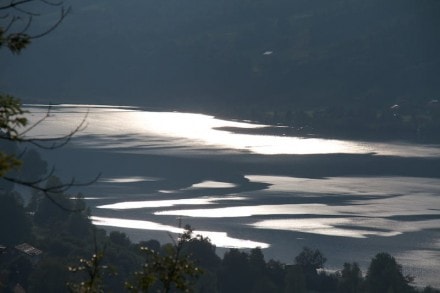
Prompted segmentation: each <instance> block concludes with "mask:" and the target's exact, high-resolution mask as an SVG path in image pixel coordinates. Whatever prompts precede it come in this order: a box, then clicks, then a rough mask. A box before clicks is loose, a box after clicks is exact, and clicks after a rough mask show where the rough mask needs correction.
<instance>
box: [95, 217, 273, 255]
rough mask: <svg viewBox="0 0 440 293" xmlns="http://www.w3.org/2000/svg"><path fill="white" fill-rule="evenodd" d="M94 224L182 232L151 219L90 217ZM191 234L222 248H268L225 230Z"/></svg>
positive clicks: (265, 245) (264, 244) (266, 245)
mask: <svg viewBox="0 0 440 293" xmlns="http://www.w3.org/2000/svg"><path fill="white" fill-rule="evenodd" d="M90 219H91V220H92V222H93V224H94V225H97V226H110V227H120V228H129V229H140V230H155V231H167V232H170V233H175V234H181V233H183V229H182V228H178V227H174V226H169V225H162V224H159V223H155V222H151V221H141V220H127V219H118V218H105V217H95V216H92V217H90ZM193 235H202V236H203V237H205V238H206V237H207V238H209V239H210V240H211V243H212V244H214V245H215V246H217V247H224V248H256V247H260V248H268V247H269V244H267V243H264V242H256V241H251V240H248V239H238V238H233V237H229V236H228V233H226V232H214V231H198V230H194V231H193Z"/></svg>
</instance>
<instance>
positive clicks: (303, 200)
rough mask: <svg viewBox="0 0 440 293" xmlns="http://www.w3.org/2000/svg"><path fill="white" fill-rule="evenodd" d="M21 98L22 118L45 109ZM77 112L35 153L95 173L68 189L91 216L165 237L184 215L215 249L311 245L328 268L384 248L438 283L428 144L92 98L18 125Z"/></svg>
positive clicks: (437, 210) (46, 128)
mask: <svg viewBox="0 0 440 293" xmlns="http://www.w3.org/2000/svg"><path fill="white" fill-rule="evenodd" d="M27 107H28V110H29V111H30V112H31V113H32V119H33V120H34V121H37V120H38V119H39V118H40V117H42V116H43V115H45V114H46V110H47V107H46V106H43V105H41V106H38V105H28V106H27ZM84 117H86V124H87V125H86V128H85V129H83V130H82V131H81V132H79V133H78V134H77V135H76V136H75V138H74V139H73V140H72V142H71V144H69V145H68V146H67V147H66V148H64V149H60V150H55V151H52V152H48V153H47V154H45V155H46V156H47V158H48V159H49V160H50V161H51V162H53V164H54V165H56V166H57V170H58V172H59V173H61V174H62V175H63V176H65V177H67V178H69V176H80V177H81V176H82V178H85V179H86V178H87V177H89V178H90V177H93V176H94V175H96V173H98V172H101V173H102V175H101V177H100V179H99V181H98V182H96V183H95V184H93V185H90V186H86V187H83V188H81V189H80V191H81V192H82V193H83V194H84V195H85V198H86V200H87V202H88V204H89V205H90V206H91V207H92V208H93V209H92V214H93V216H92V220H93V222H94V223H95V224H96V225H101V226H103V227H107V229H118V230H122V231H124V232H126V233H127V234H128V235H129V236H130V237H131V238H132V239H133V240H145V239H149V238H158V237H159V238H160V237H161V236H160V235H162V239H161V240H163V241H166V240H167V237H168V236H167V232H169V233H179V232H180V231H181V228H179V225H181V224H182V223H183V224H187V223H188V224H190V225H191V226H193V227H194V228H195V230H196V233H198V234H202V235H204V236H206V237H209V238H210V239H211V240H212V242H213V243H214V244H216V245H217V247H219V248H222V247H224V248H228V247H239V248H252V247H257V246H260V247H262V248H265V255H266V256H267V257H273V258H276V259H280V260H282V261H284V262H291V261H292V260H293V258H294V256H295V255H296V254H297V253H298V252H299V251H300V250H301V249H302V247H303V246H306V245H307V246H311V247H316V248H319V249H320V250H321V251H323V252H324V254H325V255H327V257H328V259H329V261H330V262H329V267H330V268H336V269H338V268H340V267H341V266H342V263H343V262H344V261H358V262H360V263H361V265H363V266H364V267H365V266H366V265H367V264H368V261H369V260H370V259H371V257H372V256H374V254H376V253H377V252H380V251H387V252H390V253H392V254H393V255H394V256H396V257H397V259H398V261H400V262H401V263H402V264H403V265H404V267H406V269H407V272H408V273H411V274H413V275H415V276H416V277H417V280H418V281H419V282H420V283H422V284H426V283H430V284H432V285H435V286H440V283H439V281H438V280H437V278H436V276H437V275H438V273H439V271H440V269H439V267H438V266H439V265H438V263H439V261H438V260H440V148H439V147H438V146H437V145H418V144H408V143H397V142H396V143H389V142H388V143H377V142H375V143H372V142H359V141H349V140H330V139H319V138H299V137H289V136H283V135H280V136H276V135H256V134H246V131H240V134H239V133H234V132H231V131H225V130H222V129H224V127H229V129H230V127H233V128H237V129H242V130H243V129H244V130H246V129H256V128H264V127H266V126H265V125H260V124H254V123H250V122H243V121H227V120H221V119H217V118H215V117H212V116H207V115H202V114H191V113H177V112H153V111H145V110H141V109H136V108H131V107H113V106H94V105H59V106H56V107H52V109H51V113H50V115H49V117H48V118H47V119H45V120H44V121H43V122H42V123H41V124H40V125H39V126H38V127H36V128H34V129H33V130H32V131H30V132H29V133H27V135H29V136H37V137H53V136H57V135H63V134H66V133H69V131H70V130H72V129H74V128H75V127H76V126H77V125H79V124H80V123H81V121H82V119H84ZM78 174H80V175H78ZM80 179H81V178H80Z"/></svg>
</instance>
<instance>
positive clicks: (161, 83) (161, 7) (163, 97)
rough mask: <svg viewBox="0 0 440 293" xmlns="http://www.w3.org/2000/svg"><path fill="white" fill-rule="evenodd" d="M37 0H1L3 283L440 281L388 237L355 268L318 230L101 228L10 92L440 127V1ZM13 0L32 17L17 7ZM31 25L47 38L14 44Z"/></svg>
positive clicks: (429, 135) (356, 284)
mask: <svg viewBox="0 0 440 293" xmlns="http://www.w3.org/2000/svg"><path fill="white" fill-rule="evenodd" d="M28 2H29V3H30V4H31V6H30V7H27V8H29V9H30V10H26V9H22V10H20V7H18V8H17V7H15V6H17V5H18V6H19V5H21V4H26V3H28ZM13 3H20V4H13ZM41 3H43V5H45V6H49V7H50V6H57V4H56V3H53V2H50V1H41V2H38V3H37V4H41ZM34 4H36V3H35V2H34V1H19V2H9V1H0V9H1V10H2V14H0V48H2V49H3V48H4V47H8V49H9V50H1V52H0V76H1V79H0V89H1V92H0V103H1V105H0V147H1V148H0V150H1V151H0V183H1V185H0V292H69V291H70V292H103V291H105V292H123V291H131V292H151V291H161V292H175V291H183V292H185V291H191V290H193V291H195V292H228V293H229V292H384V293H385V292H426V293H428V292H440V291H439V290H437V289H433V288H431V287H425V288H418V287H416V286H414V285H413V283H412V282H413V279H412V277H411V276H405V275H404V274H403V272H402V267H401V266H400V265H399V264H398V263H397V262H396V260H395V259H394V258H393V257H392V256H391V255H389V254H387V253H385V252H379V253H378V254H377V255H376V256H375V257H374V258H373V259H372V260H371V263H370V265H369V267H368V268H367V270H366V271H365V272H363V273H362V272H361V269H360V268H359V266H358V265H357V264H356V263H345V264H344V266H343V267H342V268H341V269H340V270H339V271H336V272H334V271H327V270H325V262H326V257H325V256H324V255H323V254H322V253H321V252H320V251H319V250H318V249H319V247H318V246H319V244H317V247H318V249H316V248H308V247H305V248H304V249H303V251H302V252H301V253H300V254H299V255H297V256H296V257H292V262H291V263H288V264H285V263H281V262H279V261H277V260H268V261H267V260H265V258H264V254H263V251H262V250H261V249H259V248H255V249H251V250H248V251H244V250H238V249H230V250H229V251H227V252H226V253H225V254H224V255H223V256H219V255H218V254H217V253H216V247H215V246H214V245H212V243H211V242H210V240H209V239H207V238H203V237H202V236H200V235H192V234H191V228H190V227H187V228H186V229H184V230H182V234H181V235H179V237H178V238H177V239H174V238H173V237H170V243H162V244H161V243H159V242H158V241H156V240H149V241H144V242H141V243H132V242H131V241H130V239H128V237H127V236H126V235H125V234H124V233H121V232H116V231H113V232H110V233H107V232H106V231H104V230H101V229H98V228H96V227H95V226H93V225H92V223H91V221H90V219H89V216H90V212H89V210H88V208H87V206H86V204H85V201H84V199H83V197H82V195H81V194H70V193H69V191H70V190H69V187H71V186H72V184H70V183H63V182H61V181H60V179H58V178H57V177H56V176H55V175H56V174H55V172H53V171H50V168H49V167H48V165H47V163H46V162H45V161H44V160H42V159H41V158H40V155H39V154H38V152H37V151H35V150H34V149H33V148H29V145H37V146H38V141H33V140H31V141H27V142H28V143H29V144H28V145H27V146H28V147H26V148H22V146H21V145H20V143H22V142H23V140H22V138H21V137H20V135H19V132H18V131H17V129H18V128H20V127H21V126H24V125H26V119H25V118H23V117H22V115H24V114H25V113H24V112H23V111H22V110H21V104H20V103H18V102H17V101H16V99H14V98H13V97H11V96H9V95H7V94H4V93H5V92H7V93H11V94H16V95H18V96H20V97H22V98H23V99H25V100H26V101H27V102H42V103H48V102H54V103H64V102H75V103H81V102H83V103H84V102H85V103H106V104H127V103H128V104H132V105H139V106H145V107H161V108H167V109H169V108H172V109H178V110H185V111H204V112H210V113H214V114H217V115H224V116H230V117H231V116H232V117H239V118H249V119H252V120H255V121H261V122H265V123H270V124H283V125H289V126H292V127H293V128H292V131H296V132H297V133H295V134H299V135H313V134H314V135H329V136H341V135H344V136H349V137H359V138H372V139H378V138H380V139H383V138H405V139H416V140H421V141H428V142H431V141H439V139H440V137H439V135H440V131H438V130H439V128H440V106H439V102H438V97H439V92H440V83H439V82H438V80H439V77H440V66H439V64H440V54H439V53H438V52H440V31H439V30H440V17H439V16H440V2H439V1H437V0H399V1H397V0H392V1H386V2H384V1H379V0H369V1H365V0H338V1H324V0H316V1H310V0H307V1H305V0H295V1H287V0H278V1H273V0H272V1H269V0H237V1H224V0H223V1H213V0H204V1H201V0H187V1H181V0H169V1H152V0H148V1H141V0H135V1H126V2H120V1H115V0H106V1H102V0H98V1H94V2H93V3H91V2H89V1H83V0H80V1H75V3H73V4H74V6H73V10H72V12H71V13H70V14H69V15H68V17H66V18H65V15H64V14H63V13H62V14H61V17H60V16H58V15H56V16H54V15H55V14H56V13H54V12H53V11H51V13H47V14H42V15H40V14H38V13H35V14H33V12H32V11H34V10H33V9H34V8H36V9H37V10H38V5H36V6H33V5H34ZM66 4H67V1H66ZM14 8H17V9H16V12H17V13H22V14H23V15H24V16H27V17H28V22H26V21H23V17H21V18H20V17H18V18H15V17H13V18H12V19H11V18H10V14H8V13H7V11H6V10H7V9H11V10H14ZM21 8H23V7H21ZM55 10H57V12H58V9H57V8H56V9H55ZM3 11H6V13H3ZM37 16H39V18H38V21H33V19H35V18H37ZM58 20H62V23H63V25H62V26H61V27H60V28H58V29H57V30H56V31H52V26H53V23H58ZM17 26H18V28H17ZM20 26H21V29H20ZM57 26H58V25H55V26H53V27H57ZM14 29H15V31H16V33H12V34H11V33H10V32H11V31H14ZM41 32H43V33H41ZM27 33H29V34H30V35H31V36H32V35H34V36H38V35H39V33H40V36H44V38H42V39H40V40H39V41H38V42H36V43H35V44H34V47H33V50H30V51H25V52H24V53H22V54H20V56H19V57H17V56H15V55H14V54H15V53H17V52H19V51H20V50H21V49H22V48H24V47H26V46H27V45H28V44H29V43H30V42H31V41H32V42H33V40H34V39H33V38H32V37H28V36H27ZM31 127H33V126H31ZM73 134H74V132H73ZM68 140H69V136H68V137H65V138H62V141H61V143H60V144H59V145H60V146H62V145H63V144H64V142H63V141H66V142H67V141H68ZM52 147H54V146H53V145H52V146H51V145H49V147H48V148H49V149H51V148H52ZM19 166H20V168H18V167H19ZM24 187H28V189H26V188H24ZM145 238H146V239H147V238H148V235H146V237H145ZM330 257H331V256H330Z"/></svg>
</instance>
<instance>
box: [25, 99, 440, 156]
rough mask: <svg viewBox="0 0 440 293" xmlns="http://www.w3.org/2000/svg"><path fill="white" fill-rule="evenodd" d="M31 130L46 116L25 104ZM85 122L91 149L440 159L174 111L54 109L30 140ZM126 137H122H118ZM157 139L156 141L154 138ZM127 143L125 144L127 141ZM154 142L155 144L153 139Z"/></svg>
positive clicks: (409, 149) (422, 150)
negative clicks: (266, 131)
mask: <svg viewBox="0 0 440 293" xmlns="http://www.w3.org/2000/svg"><path fill="white" fill-rule="evenodd" d="M26 110H29V111H30V113H31V115H30V117H29V118H30V125H32V122H35V121H37V120H38V119H39V118H41V117H42V116H44V115H45V111H44V107H42V106H37V105H27V107H26ZM84 118H86V123H87V128H85V129H84V130H83V131H81V132H80V133H78V134H77V136H79V137H81V136H84V135H94V136H96V140H94V142H91V141H90V140H83V141H81V143H82V144H84V145H85V146H88V147H94V148H115V147H116V148H136V149H137V151H139V149H144V150H146V151H148V149H150V150H151V147H152V146H156V147H167V150H166V151H167V152H170V151H171V150H170V149H169V148H168V147H172V148H174V149H173V150H174V151H183V150H187V151H188V150H193V149H200V148H212V149H217V150H218V149H230V150H238V151H247V152H251V153H255V154H263V155H276V154H334V153H350V154H368V153H375V154H378V155H393V156H403V157H432V156H440V148H439V147H438V146H425V145H414V144H398V143H393V144H390V143H366V142H355V141H349V140H335V139H320V138H301V137H288V136H279V135H257V134H241V133H233V132H229V131H225V130H219V128H224V127H235V128H241V129H255V128H264V127H266V125H261V124H252V123H248V122H237V121H228V120H222V119H217V118H215V117H213V116H209V115H203V114H192V113H178V112H149V111H143V110H140V109H135V108H129V107H126V108H122V107H114V108H112V107H111V106H96V105H89V106H87V105H78V106H75V105H58V106H54V107H53V108H52V112H51V115H50V116H49V117H48V118H47V119H46V120H45V121H43V122H42V123H41V124H40V125H39V127H37V128H35V129H33V130H32V131H31V132H30V133H29V134H28V135H29V136H33V137H35V136H36V137H53V136H57V135H65V134H67V133H69V132H70V131H71V130H72V129H74V128H75V127H76V126H77V125H79V123H80V122H81V121H82V119H84ZM121 135H124V138H121V137H120V136H121ZM159 137H160V138H161V139H158V138H159ZM127 138H129V139H127ZM152 138H154V139H152Z"/></svg>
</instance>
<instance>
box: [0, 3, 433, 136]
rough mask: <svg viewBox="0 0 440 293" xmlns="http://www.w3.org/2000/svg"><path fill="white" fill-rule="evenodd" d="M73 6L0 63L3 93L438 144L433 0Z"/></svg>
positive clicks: (305, 131) (40, 26) (38, 99)
mask: <svg viewBox="0 0 440 293" xmlns="http://www.w3.org/2000/svg"><path fill="white" fill-rule="evenodd" d="M72 4H73V11H72V13H71V15H69V16H68V17H67V18H66V19H65V21H64V22H63V26H62V27H60V28H59V29H58V30H57V31H55V32H53V33H52V34H50V35H48V36H46V37H45V38H43V39H41V40H39V41H38V42H37V43H35V46H34V47H33V49H32V50H30V51H29V52H25V53H23V54H22V55H21V56H20V57H19V58H16V57H14V56H10V55H9V56H6V55H8V53H2V58H1V61H0V74H1V75H2V80H1V81H0V87H1V88H2V89H4V90H5V91H8V92H10V93H12V94H17V95H18V96H21V97H22V98H26V100H27V101H34V102H49V101H50V102H52V103H63V102H68V103H72V102H85V103H101V104H131V105H137V106H146V107H161V108H167V109H170V108H171V109H177V110H185V111H203V112H209V113H213V114H217V115H227V116H230V117H231V116H232V117H236V118H246V119H253V120H258V121H264V122H270V123H281V124H287V125H292V126H294V127H295V128H296V129H298V131H299V133H300V134H304V135H307V134H328V135H346V136H358V137H367V138H368V137H372V138H380V139H383V138H389V137H391V138H405V139H419V140H423V141H432V140H435V141H438V139H439V137H438V133H440V132H439V131H438V129H439V125H440V120H439V117H440V114H439V111H440V110H439V108H440V106H439V104H438V98H439V95H440V83H439V82H438V81H439V78H440V69H439V68H440V66H439V64H440V54H439V53H438V52H440V31H439V30H440V17H439V16H440V2H439V1H436V0H421V1H419V0H418V1H415V0H399V1H397V0H393V1H386V2H384V1H380V0H370V1H364V0H338V1H323V0H315V1H304V0H295V1H287V0H277V1H269V0H259V1H249V0H239V1H213V0H207V1H200V0H188V1H178V0H169V1H152V0H148V1H130V2H120V1H113V0H111V1H94V2H93V3H90V2H86V1H75V3H72ZM46 18H47V22H49V21H53V20H52V19H50V17H49V16H48V17H46ZM44 20H46V19H44ZM47 26H48V25H47V24H46V23H45V22H44V21H41V20H40V21H39V22H38V26H36V25H34V27H33V29H34V30H36V31H38V30H39V29H40V30H42V29H44V28H45V27H47ZM301 131H302V132H301Z"/></svg>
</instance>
